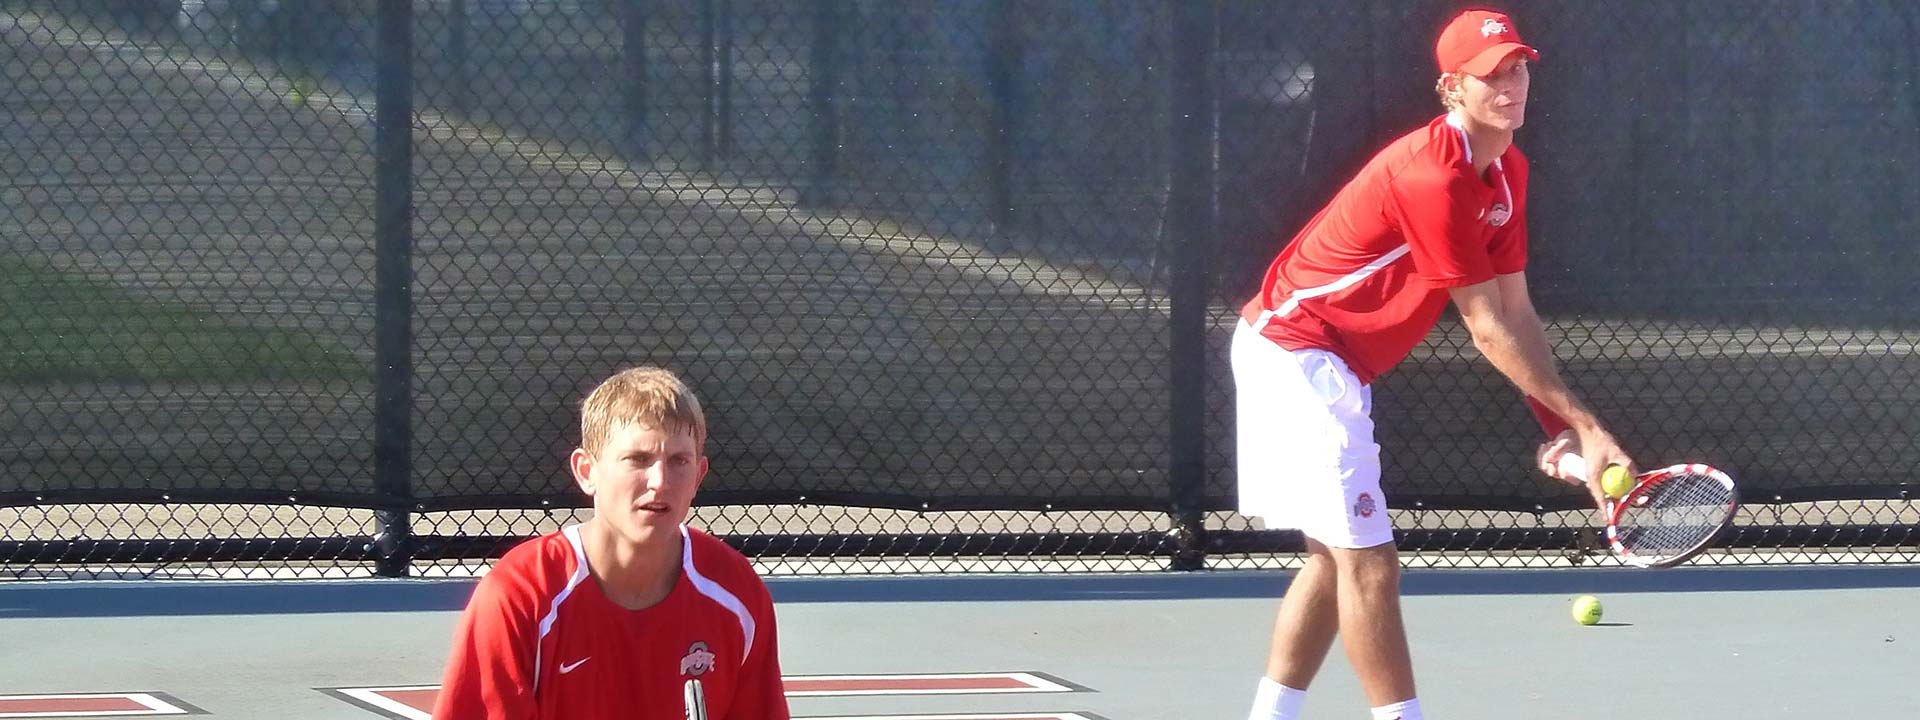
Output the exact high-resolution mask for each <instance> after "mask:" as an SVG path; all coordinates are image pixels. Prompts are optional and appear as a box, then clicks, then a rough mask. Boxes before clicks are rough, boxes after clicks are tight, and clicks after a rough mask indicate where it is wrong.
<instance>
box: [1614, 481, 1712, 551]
mask: <svg viewBox="0 0 1920 720" xmlns="http://www.w3.org/2000/svg"><path fill="white" fill-rule="evenodd" d="M1732 506H1733V490H1732V488H1729V487H1727V486H1726V484H1725V483H1722V482H1720V481H1719V480H1718V479H1715V478H1712V477H1709V476H1706V475H1678V476H1675V477H1672V478H1668V479H1667V480H1666V481H1665V482H1662V483H1660V484H1659V485H1655V486H1653V487H1650V488H1648V489H1647V494H1646V496H1645V502H1644V503H1637V504H1635V505H1634V506H1632V507H1630V508H1629V509H1628V510H1627V511H1626V512H1624V513H1622V514H1621V517H1620V519H1619V522H1618V523H1617V525H1618V526H1619V532H1620V544H1621V545H1623V546H1625V547H1626V548H1627V549H1628V550H1629V551H1631V552H1633V553H1635V554H1638V555H1643V556H1650V557H1659V556H1664V555H1673V554H1677V553H1682V552H1686V551H1688V550H1692V549H1694V548H1695V547H1698V546H1699V545H1700V544H1701V543H1704V542H1706V541H1708V540H1710V539H1712V537H1713V535H1714V533H1717V532H1719V531H1720V527H1721V526H1722V525H1724V524H1725V523H1726V520H1727V517H1728V514H1729V513H1730V512H1731V511H1732Z"/></svg>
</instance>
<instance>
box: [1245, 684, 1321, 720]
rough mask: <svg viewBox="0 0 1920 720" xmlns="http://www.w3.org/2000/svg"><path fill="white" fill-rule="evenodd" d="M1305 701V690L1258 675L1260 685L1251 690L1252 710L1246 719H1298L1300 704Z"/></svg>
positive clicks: (1303, 703)
mask: <svg viewBox="0 0 1920 720" xmlns="http://www.w3.org/2000/svg"><path fill="white" fill-rule="evenodd" d="M1306 702H1307V691H1305V690H1295V689H1293V688H1290V687H1287V686H1285V685H1281V684H1280V683H1277V682H1274V681H1273V678H1270V677H1267V676H1265V675H1262V676H1260V687H1259V689H1256V690H1254V691H1253V711H1252V712H1249V713H1247V720H1300V706H1301V705H1305V704H1306Z"/></svg>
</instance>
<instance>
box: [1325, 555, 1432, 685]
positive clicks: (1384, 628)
mask: <svg viewBox="0 0 1920 720" xmlns="http://www.w3.org/2000/svg"><path fill="white" fill-rule="evenodd" d="M1332 556H1333V564H1334V566H1335V568H1336V570H1335V575H1336V576H1337V580H1336V584H1337V586H1338V595H1339V607H1340V637H1341V642H1342V647H1343V648H1345V649H1346V651H1347V658H1348V659H1349V660H1351V661H1352V662H1353V669H1354V672H1355V673H1356V674H1357V675H1359V677H1360V686H1361V688H1362V689H1364V690H1365V691H1366V694H1367V700H1368V701H1369V702H1370V703H1371V704H1372V705H1373V706H1374V707H1375V708H1389V709H1390V710H1389V714H1385V715H1381V714H1380V713H1376V716H1382V717H1387V718H1396V717H1403V718H1407V719H1408V720H1412V718H1416V717H1418V715H1414V714H1407V713H1406V712H1405V708H1404V707H1401V708H1396V707H1395V706H1397V705H1403V704H1405V703H1408V702H1409V701H1413V699H1414V687H1413V659H1412V656H1411V654H1410V652H1409V651H1408V649H1407V630H1406V624H1405V623H1404V622H1403V621H1402V619H1401V615H1400V557H1399V553H1398V552H1397V550H1396V549H1395V548H1394V546H1393V543H1391V542H1389V543H1386V544H1384V545H1376V546H1373V547H1367V548H1333V550H1332ZM1414 705H1415V709H1414V710H1413V712H1416V713H1417V712H1418V709H1417V702H1416V703H1414ZM1394 710H1398V711H1399V713H1400V714H1398V715H1395V714H1391V713H1392V712H1393V711H1394Z"/></svg>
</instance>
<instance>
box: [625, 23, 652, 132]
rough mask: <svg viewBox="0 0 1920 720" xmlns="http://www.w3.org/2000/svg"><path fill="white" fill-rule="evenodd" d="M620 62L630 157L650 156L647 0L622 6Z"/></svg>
mask: <svg viewBox="0 0 1920 720" xmlns="http://www.w3.org/2000/svg"><path fill="white" fill-rule="evenodd" d="M620 65H621V75H622V77H621V83H620V86H621V88H622V92H624V93H625V95H626V98H625V100H626V115H627V116H626V118H625V120H626V137H625V138H622V140H623V143H622V146H623V147H624V148H625V150H626V152H627V159H628V160H629V161H632V162H642V161H644V160H645V159H646V157H647V135H646V133H647V84H648V83H647V10H646V0H626V2H624V3H621V8H620Z"/></svg>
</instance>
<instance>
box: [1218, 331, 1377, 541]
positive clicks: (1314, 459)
mask: <svg viewBox="0 0 1920 720" xmlns="http://www.w3.org/2000/svg"><path fill="white" fill-rule="evenodd" d="M1231 358H1232V366H1233V382H1234V399H1235V412H1234V415H1235V418H1236V420H1237V423H1236V427H1235V444H1236V455H1237V465H1238V473H1237V474H1238V482H1239V496H1240V497H1239V510H1240V513H1241V514H1243V515H1249V516H1255V517H1260V518H1262V519H1264V520H1265V521H1266V523H1267V527H1268V528H1269V529H1274V528H1295V529H1299V530H1301V531H1302V532H1305V533H1306V535H1307V537H1310V538H1313V539H1314V540H1318V541H1320V542H1321V543H1324V544H1326V545H1328V546H1331V547H1340V548H1366V547H1374V546H1376V545H1382V544H1386V543H1390V542H1392V541H1393V523H1392V522H1391V521H1390V520H1389V519H1388V518H1387V501H1386V494H1385V493H1382V492H1381V491H1380V446H1379V445H1378V444H1376V443H1375V442H1374V437H1373V417H1372V412H1373V388H1371V387H1369V386H1367V385H1365V384H1362V383H1361V382H1360V379H1359V378H1358V377H1356V376H1355V375H1354V374H1353V371H1352V370H1351V369H1350V368H1348V367H1347V364H1346V361H1344V360H1341V359H1340V356H1338V355H1335V354H1333V353H1331V352H1328V351H1326V350H1312V349H1309V350H1294V351H1289V350H1287V349H1286V348H1283V347H1280V345H1279V344H1278V343H1275V342H1274V341H1272V340H1271V339H1268V338H1267V337H1265V336H1263V335H1261V334H1260V331H1259V330H1256V329H1255V328H1254V326H1253V325H1251V324H1249V323H1247V322H1246V321H1244V320H1242V321H1241V322H1240V323H1239V326H1238V327H1237V328H1236V329H1235V330H1234V333H1233V345H1232V350H1231Z"/></svg>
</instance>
